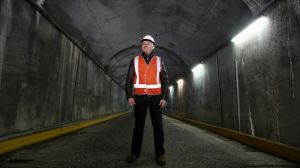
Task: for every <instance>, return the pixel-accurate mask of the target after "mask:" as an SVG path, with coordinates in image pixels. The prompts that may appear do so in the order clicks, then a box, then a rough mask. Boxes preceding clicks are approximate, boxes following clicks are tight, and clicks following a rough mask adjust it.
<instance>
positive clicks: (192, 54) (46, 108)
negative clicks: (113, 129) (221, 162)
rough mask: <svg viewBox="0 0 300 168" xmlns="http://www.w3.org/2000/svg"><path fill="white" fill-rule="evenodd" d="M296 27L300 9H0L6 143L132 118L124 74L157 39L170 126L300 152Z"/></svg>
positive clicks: (47, 1) (211, 4)
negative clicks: (194, 126) (108, 118)
mask: <svg viewBox="0 0 300 168" xmlns="http://www.w3.org/2000/svg"><path fill="white" fill-rule="evenodd" d="M259 18H262V20H260V21H261V22H259V23H258V26H259V27H258V28H257V27H256V28H254V30H253V32H251V33H249V32H248V33H246V36H245V37H244V39H243V40H242V41H240V42H237V41H232V38H233V37H234V36H236V35H237V34H238V33H240V32H241V31H242V30H244V29H245V28H246V27H247V26H249V25H250V24H251V23H253V22H254V21H255V20H257V19H259ZM299 23H300V1H299V0H226V1H223V0H209V1H208V0H190V1H187V0H164V1H163V0H151V1H138V0H127V1H121V0H116V1H108V0H88V1H85V0H0V140H6V139H9V138H12V137H17V136H20V135H26V134H28V133H30V132H36V131H41V130H47V129H51V128H56V127H60V126H64V125H68V124H71V123H76V122H80V121H86V120H91V119H95V118H97V117H100V116H103V115H107V114H112V113H115V112H125V111H132V109H131V107H130V106H128V104H127V100H126V94H125V91H124V85H125V80H126V74H127V71H128V67H129V63H130V60H132V58H133V57H134V56H137V55H139V54H140V52H141V50H140V40H141V38H142V37H143V36H144V35H147V34H149V35H151V36H153V37H154V38H155V41H156V44H155V45H156V46H155V47H156V48H155V53H157V55H159V56H161V58H162V59H163V60H164V63H165V66H166V69H167V72H168V75H169V80H170V86H169V95H168V104H167V107H166V108H165V109H164V110H163V112H164V113H165V114H170V115H177V116H182V117H186V118H189V119H193V120H195V121H199V122H203V123H206V124H210V125H213V126H217V127H221V128H226V129H229V130H234V131H238V132H241V133H245V134H247V135H251V136H255V137H259V138H264V139H266V140H270V141H272V142H276V143H280V144H284V145H289V146H291V147H294V148H297V149H299V148H300V141H299V139H300V133H299V131H297V130H299V129H300V122H299V121H300V113H299V109H300V103H299V102H300V83H299V81H300V64H299V59H300V55H299V53H300V47H299V46H300V24H299ZM195 67H197V69H195Z"/></svg>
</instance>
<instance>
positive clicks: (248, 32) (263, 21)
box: [231, 16, 268, 43]
mask: <svg viewBox="0 0 300 168" xmlns="http://www.w3.org/2000/svg"><path fill="white" fill-rule="evenodd" d="M267 23H268V18H267V17H265V16H262V17H260V18H258V19H257V20H255V21H254V22H253V23H251V24H250V25H249V26H248V27H247V28H246V29H244V30H243V31H241V32H240V33H239V34H238V35H236V36H235V37H234V38H233V39H231V42H233V43H241V42H243V41H245V40H246V39H247V38H249V37H251V36H253V35H254V34H255V33H258V32H260V31H261V30H263V29H264V27H265V26H266V25H267Z"/></svg>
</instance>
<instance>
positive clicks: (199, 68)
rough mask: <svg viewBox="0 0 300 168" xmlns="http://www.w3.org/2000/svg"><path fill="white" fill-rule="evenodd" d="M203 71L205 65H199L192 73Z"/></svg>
mask: <svg viewBox="0 0 300 168" xmlns="http://www.w3.org/2000/svg"><path fill="white" fill-rule="evenodd" d="M203 70H204V66H203V64H198V65H196V66H195V67H194V68H193V69H192V72H193V73H202V72H203Z"/></svg>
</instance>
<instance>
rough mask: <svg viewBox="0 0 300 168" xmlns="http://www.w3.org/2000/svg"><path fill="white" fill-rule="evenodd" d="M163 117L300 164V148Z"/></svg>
mask: <svg viewBox="0 0 300 168" xmlns="http://www.w3.org/2000/svg"><path fill="white" fill-rule="evenodd" d="M165 115H167V116H169V117H172V118H176V119H178V120H181V121H183V122H186V123H189V124H191V125H193V126H196V127H199V128H203V129H207V130H209V131H212V132H214V133H217V134H219V135H222V136H224V137H227V138H230V139H233V140H236V141H239V142H241V143H244V144H247V145H249V146H252V147H255V148H257V149H260V150H263V151H266V152H269V153H271V154H274V155H277V156H280V157H283V158H286V159H289V160H292V161H295V162H298V163H300V148H297V147H293V146H289V145H286V144H282V143H278V142H274V141H271V140H268V139H264V138H260V137H256V136H252V135H248V134H246V133H241V132H238V131H234V130H230V129H227V128H222V127H217V126H214V125H210V124H206V123H202V122H199V121H195V120H191V119H188V118H185V117H182V116H178V115H170V114H166V113H165Z"/></svg>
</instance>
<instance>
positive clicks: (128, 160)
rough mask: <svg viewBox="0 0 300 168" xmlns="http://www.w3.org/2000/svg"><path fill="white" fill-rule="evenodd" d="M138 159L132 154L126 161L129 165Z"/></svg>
mask: <svg viewBox="0 0 300 168" xmlns="http://www.w3.org/2000/svg"><path fill="white" fill-rule="evenodd" d="M137 158H138V157H137V156H136V155H134V154H130V155H129V156H128V157H127V158H126V161H127V163H133V162H134V161H135V160H136V159H137Z"/></svg>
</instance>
